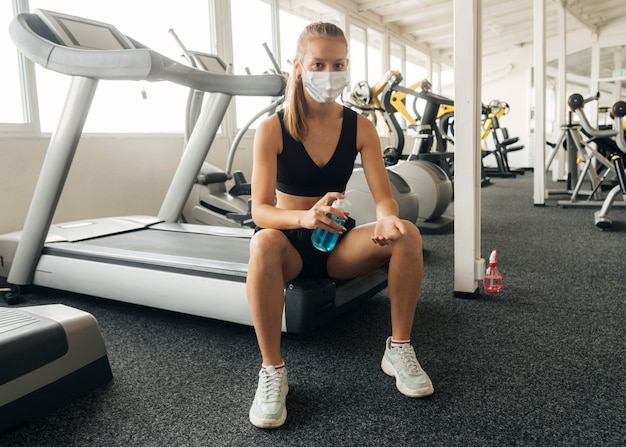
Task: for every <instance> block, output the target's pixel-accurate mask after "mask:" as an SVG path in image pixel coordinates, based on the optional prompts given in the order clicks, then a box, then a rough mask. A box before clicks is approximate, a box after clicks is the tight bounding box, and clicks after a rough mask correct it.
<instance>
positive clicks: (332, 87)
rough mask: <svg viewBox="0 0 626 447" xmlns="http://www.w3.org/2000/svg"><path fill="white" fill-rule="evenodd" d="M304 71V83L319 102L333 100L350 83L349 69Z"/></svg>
mask: <svg viewBox="0 0 626 447" xmlns="http://www.w3.org/2000/svg"><path fill="white" fill-rule="evenodd" d="M302 72H303V75H302V84H303V85H304V88H305V89H306V90H307V92H309V95H311V97H312V98H313V99H314V100H315V101H317V102H333V101H334V100H335V99H337V97H338V96H339V95H340V94H341V92H342V91H343V89H344V88H345V87H346V85H348V72H347V71H320V72H318V71H314V72H310V71H305V70H302Z"/></svg>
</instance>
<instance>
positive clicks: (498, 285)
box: [483, 250, 502, 293]
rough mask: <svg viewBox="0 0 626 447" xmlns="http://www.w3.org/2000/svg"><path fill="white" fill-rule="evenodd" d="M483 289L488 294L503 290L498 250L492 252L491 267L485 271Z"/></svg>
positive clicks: (490, 257)
mask: <svg viewBox="0 0 626 447" xmlns="http://www.w3.org/2000/svg"><path fill="white" fill-rule="evenodd" d="M483 289H485V290H486V291H487V292H492V293H493V292H500V291H501V290H502V275H501V274H500V271H499V270H498V255H497V253H496V250H493V251H492V252H491V256H489V267H487V270H486V271H485V278H484V279H483Z"/></svg>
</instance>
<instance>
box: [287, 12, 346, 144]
mask: <svg viewBox="0 0 626 447" xmlns="http://www.w3.org/2000/svg"><path fill="white" fill-rule="evenodd" d="M311 37H331V38H338V39H341V41H342V42H343V43H344V44H345V46H346V48H348V41H347V39H346V36H345V34H344V32H343V31H342V29H341V28H339V27H338V26H337V25H335V24H333V23H329V22H314V23H311V24H309V25H307V26H306V27H305V28H304V31H302V33H301V34H300V37H298V42H297V46H296V56H295V60H297V61H302V56H303V55H304V51H305V49H306V45H307V43H308V40H309V38H311ZM301 63H302V62H300V64H301ZM293 67H294V68H293V71H292V73H291V76H290V77H289V83H288V85H287V93H286V99H287V104H289V107H287V108H286V109H285V116H284V122H285V128H286V129H287V132H289V134H290V135H291V136H292V137H293V138H294V139H295V140H296V141H301V140H302V138H303V137H304V136H305V135H306V132H307V124H306V116H307V112H308V110H307V107H306V101H305V100H304V86H303V85H302V77H301V76H300V75H298V74H296V68H295V64H294V65H293Z"/></svg>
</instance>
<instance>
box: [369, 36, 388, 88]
mask: <svg viewBox="0 0 626 447" xmlns="http://www.w3.org/2000/svg"><path fill="white" fill-rule="evenodd" d="M384 67H385V65H384V64H383V36H382V34H381V33H379V32H378V31H374V30H372V29H368V30H367V80H368V82H369V83H370V85H373V84H376V83H377V82H378V81H379V80H380V78H382V77H383V75H384V74H385V73H384V71H385V69H384Z"/></svg>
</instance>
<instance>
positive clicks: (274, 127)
mask: <svg viewBox="0 0 626 447" xmlns="http://www.w3.org/2000/svg"><path fill="white" fill-rule="evenodd" d="M280 131H281V128H280V122H279V120H278V115H277V114H276V113H274V114H272V115H271V116H269V117H267V118H265V119H264V120H263V121H261V123H260V124H259V126H258V127H257V132H261V133H262V134H270V135H274V134H275V133H276V132H280Z"/></svg>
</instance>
